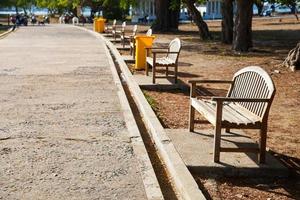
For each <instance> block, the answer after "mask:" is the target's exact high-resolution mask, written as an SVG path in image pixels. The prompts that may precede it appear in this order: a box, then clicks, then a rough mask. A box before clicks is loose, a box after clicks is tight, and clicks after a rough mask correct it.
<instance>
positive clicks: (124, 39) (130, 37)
mask: <svg viewBox="0 0 300 200" xmlns="http://www.w3.org/2000/svg"><path fill="white" fill-rule="evenodd" d="M137 28H138V26H137V25H134V26H133V30H132V35H126V30H125V29H124V31H123V32H122V34H121V42H122V46H123V48H125V43H126V42H129V43H130V42H131V41H132V40H133V38H134V36H136V32H137Z"/></svg>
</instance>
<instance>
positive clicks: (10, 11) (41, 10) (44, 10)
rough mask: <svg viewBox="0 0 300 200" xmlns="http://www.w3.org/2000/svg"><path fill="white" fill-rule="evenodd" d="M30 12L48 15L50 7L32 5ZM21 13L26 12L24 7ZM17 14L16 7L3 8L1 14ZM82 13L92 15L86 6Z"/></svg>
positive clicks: (0, 10)
mask: <svg viewBox="0 0 300 200" xmlns="http://www.w3.org/2000/svg"><path fill="white" fill-rule="evenodd" d="M27 12H28V13H33V14H35V15H47V14H48V9H47V8H37V7H32V8H31V10H27ZM19 13H24V11H23V10H22V9H19ZM14 14H16V11H15V9H12V8H1V9H0V15H14ZM82 14H83V15H84V16H86V17H88V16H90V14H91V9H90V8H88V7H85V8H83V9H82Z"/></svg>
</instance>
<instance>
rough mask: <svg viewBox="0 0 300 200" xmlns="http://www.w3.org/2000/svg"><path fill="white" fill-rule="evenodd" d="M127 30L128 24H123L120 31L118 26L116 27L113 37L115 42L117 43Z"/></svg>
mask: <svg viewBox="0 0 300 200" xmlns="http://www.w3.org/2000/svg"><path fill="white" fill-rule="evenodd" d="M125 29H126V22H123V23H122V25H121V30H118V29H117V26H115V28H114V29H113V30H112V35H113V38H114V41H115V42H116V41H117V37H118V36H121V35H122V34H123V33H124V32H125Z"/></svg>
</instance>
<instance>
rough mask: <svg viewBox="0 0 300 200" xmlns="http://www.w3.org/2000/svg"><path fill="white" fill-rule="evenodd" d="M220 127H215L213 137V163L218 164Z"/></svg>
mask: <svg viewBox="0 0 300 200" xmlns="http://www.w3.org/2000/svg"><path fill="white" fill-rule="evenodd" d="M221 130H222V129H221V126H220V125H216V127H215V136H214V162H220V146H221Z"/></svg>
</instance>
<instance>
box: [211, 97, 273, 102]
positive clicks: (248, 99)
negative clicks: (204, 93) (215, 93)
mask: <svg viewBox="0 0 300 200" xmlns="http://www.w3.org/2000/svg"><path fill="white" fill-rule="evenodd" d="M211 100H212V101H216V102H265V103H267V102H269V101H270V99H266V98H235V97H212V98H211Z"/></svg>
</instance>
